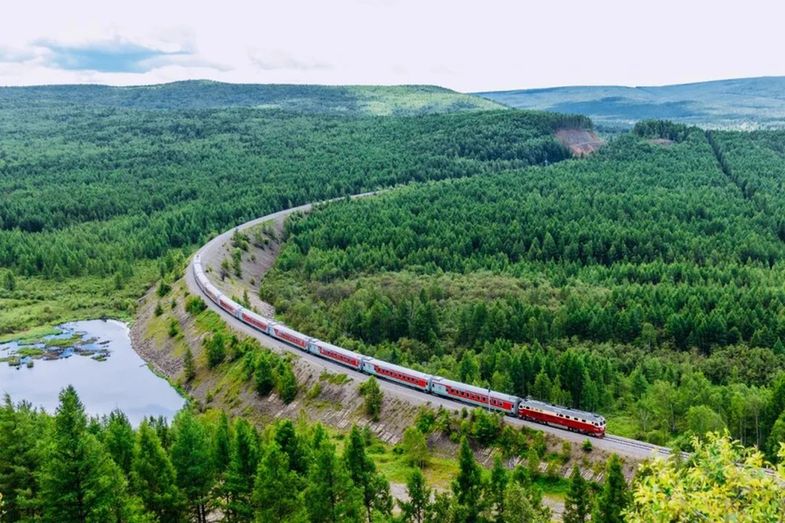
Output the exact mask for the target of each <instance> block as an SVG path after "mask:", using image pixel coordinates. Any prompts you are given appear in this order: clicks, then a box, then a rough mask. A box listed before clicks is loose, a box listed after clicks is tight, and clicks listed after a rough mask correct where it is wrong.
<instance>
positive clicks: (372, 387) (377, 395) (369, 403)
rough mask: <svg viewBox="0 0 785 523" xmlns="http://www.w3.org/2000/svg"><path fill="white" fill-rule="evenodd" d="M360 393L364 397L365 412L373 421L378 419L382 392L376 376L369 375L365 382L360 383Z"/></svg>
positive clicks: (382, 397) (382, 398)
mask: <svg viewBox="0 0 785 523" xmlns="http://www.w3.org/2000/svg"><path fill="white" fill-rule="evenodd" d="M360 394H362V395H363V396H364V397H365V414H366V415H368V417H369V418H371V419H372V420H373V421H379V415H380V414H381V412H382V401H383V400H384V394H383V393H382V389H381V388H380V387H379V383H378V382H377V381H376V378H374V377H373V376H371V377H370V378H368V379H367V380H366V381H365V383H363V384H362V385H360Z"/></svg>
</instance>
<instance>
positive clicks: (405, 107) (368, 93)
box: [0, 80, 503, 116]
mask: <svg viewBox="0 0 785 523" xmlns="http://www.w3.org/2000/svg"><path fill="white" fill-rule="evenodd" d="M63 106H80V107H92V108H114V109H138V110H171V109H176V110H196V109H225V108H259V109H282V110H286V111H294V112H301V113H319V114H347V115H380V116H381V115H384V116H387V115H395V116H406V115H417V114H428V113H446V112H455V111H467V110H468V111H471V110H489V109H500V108H503V106H502V105H500V104H498V103H496V102H493V101H490V100H486V99H484V98H481V97H477V96H472V95H468V94H462V93H458V92H455V91H451V90H450V89H445V88H443V87H437V86H431V85H399V86H325V85H283V84H228V83H222V82H213V81H206V80H190V81H183V82H173V83H168V84H160V85H147V86H134V87H113V86H108V85H51V86H30V87H2V88H0V110H4V109H25V110H27V109H31V108H44V109H45V108H62V107H63Z"/></svg>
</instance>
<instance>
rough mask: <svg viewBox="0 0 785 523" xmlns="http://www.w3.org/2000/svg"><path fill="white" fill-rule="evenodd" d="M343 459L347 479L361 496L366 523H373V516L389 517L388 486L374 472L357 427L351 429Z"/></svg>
mask: <svg viewBox="0 0 785 523" xmlns="http://www.w3.org/2000/svg"><path fill="white" fill-rule="evenodd" d="M343 459H344V463H345V464H346V469H347V471H348V472H349V477H350V478H351V479H352V481H353V482H354V485H355V486H356V487H357V488H358V489H359V490H360V492H361V494H362V501H363V506H364V507H365V515H366V518H367V521H368V523H371V522H372V521H373V517H374V514H379V515H381V516H390V514H391V512H392V498H391V497H390V485H389V484H388V483H387V480H386V479H384V476H382V475H381V474H379V473H378V472H376V465H374V463H373V460H372V459H371V458H370V457H369V456H368V454H366V452H365V439H364V438H363V435H362V434H361V433H360V429H359V428H358V427H357V425H355V426H353V427H352V431H351V432H350V434H349V442H348V443H347V445H346V448H345V449H344V454H343Z"/></svg>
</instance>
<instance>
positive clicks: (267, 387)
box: [254, 352, 275, 396]
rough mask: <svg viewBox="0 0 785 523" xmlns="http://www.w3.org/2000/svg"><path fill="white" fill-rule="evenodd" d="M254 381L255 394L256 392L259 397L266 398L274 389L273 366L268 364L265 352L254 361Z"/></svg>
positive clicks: (268, 358)
mask: <svg viewBox="0 0 785 523" xmlns="http://www.w3.org/2000/svg"><path fill="white" fill-rule="evenodd" d="M254 381H255V383H256V392H258V393H259V395H260V396H267V395H268V394H270V392H272V390H273V388H274V387H275V376H274V375H273V366H272V364H271V362H270V356H269V355H268V354H267V353H265V352H262V353H261V354H260V355H259V358H258V359H257V360H256V369H254Z"/></svg>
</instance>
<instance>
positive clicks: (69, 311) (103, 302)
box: [0, 261, 158, 342]
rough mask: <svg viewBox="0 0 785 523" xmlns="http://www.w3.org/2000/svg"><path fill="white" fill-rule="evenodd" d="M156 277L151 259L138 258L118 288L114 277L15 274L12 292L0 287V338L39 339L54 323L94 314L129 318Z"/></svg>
mask: <svg viewBox="0 0 785 523" xmlns="http://www.w3.org/2000/svg"><path fill="white" fill-rule="evenodd" d="M157 276H158V269H157V266H156V265H155V262H151V261H145V262H139V263H137V264H136V266H135V270H134V274H133V276H131V278H130V279H129V280H128V281H126V282H125V283H124V284H123V286H122V287H121V288H119V289H118V288H116V287H115V283H114V278H112V277H106V278H102V277H96V276H85V277H74V278H66V279H63V280H55V279H45V278H39V277H23V276H17V278H16V283H17V287H16V289H15V290H14V291H8V290H5V289H3V290H0V342H2V341H6V340H11V339H30V338H40V337H42V336H44V335H46V334H51V333H53V332H54V329H53V328H52V326H53V325H58V324H60V323H64V322H68V321H77V320H87V319H95V318H104V317H108V318H116V319H119V320H123V321H130V320H132V319H133V316H134V312H135V311H136V302H137V300H138V298H139V297H140V296H142V295H144V293H145V292H146V291H147V289H148V288H150V286H151V285H152V284H153V282H154V281H155V280H156V278H157Z"/></svg>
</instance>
